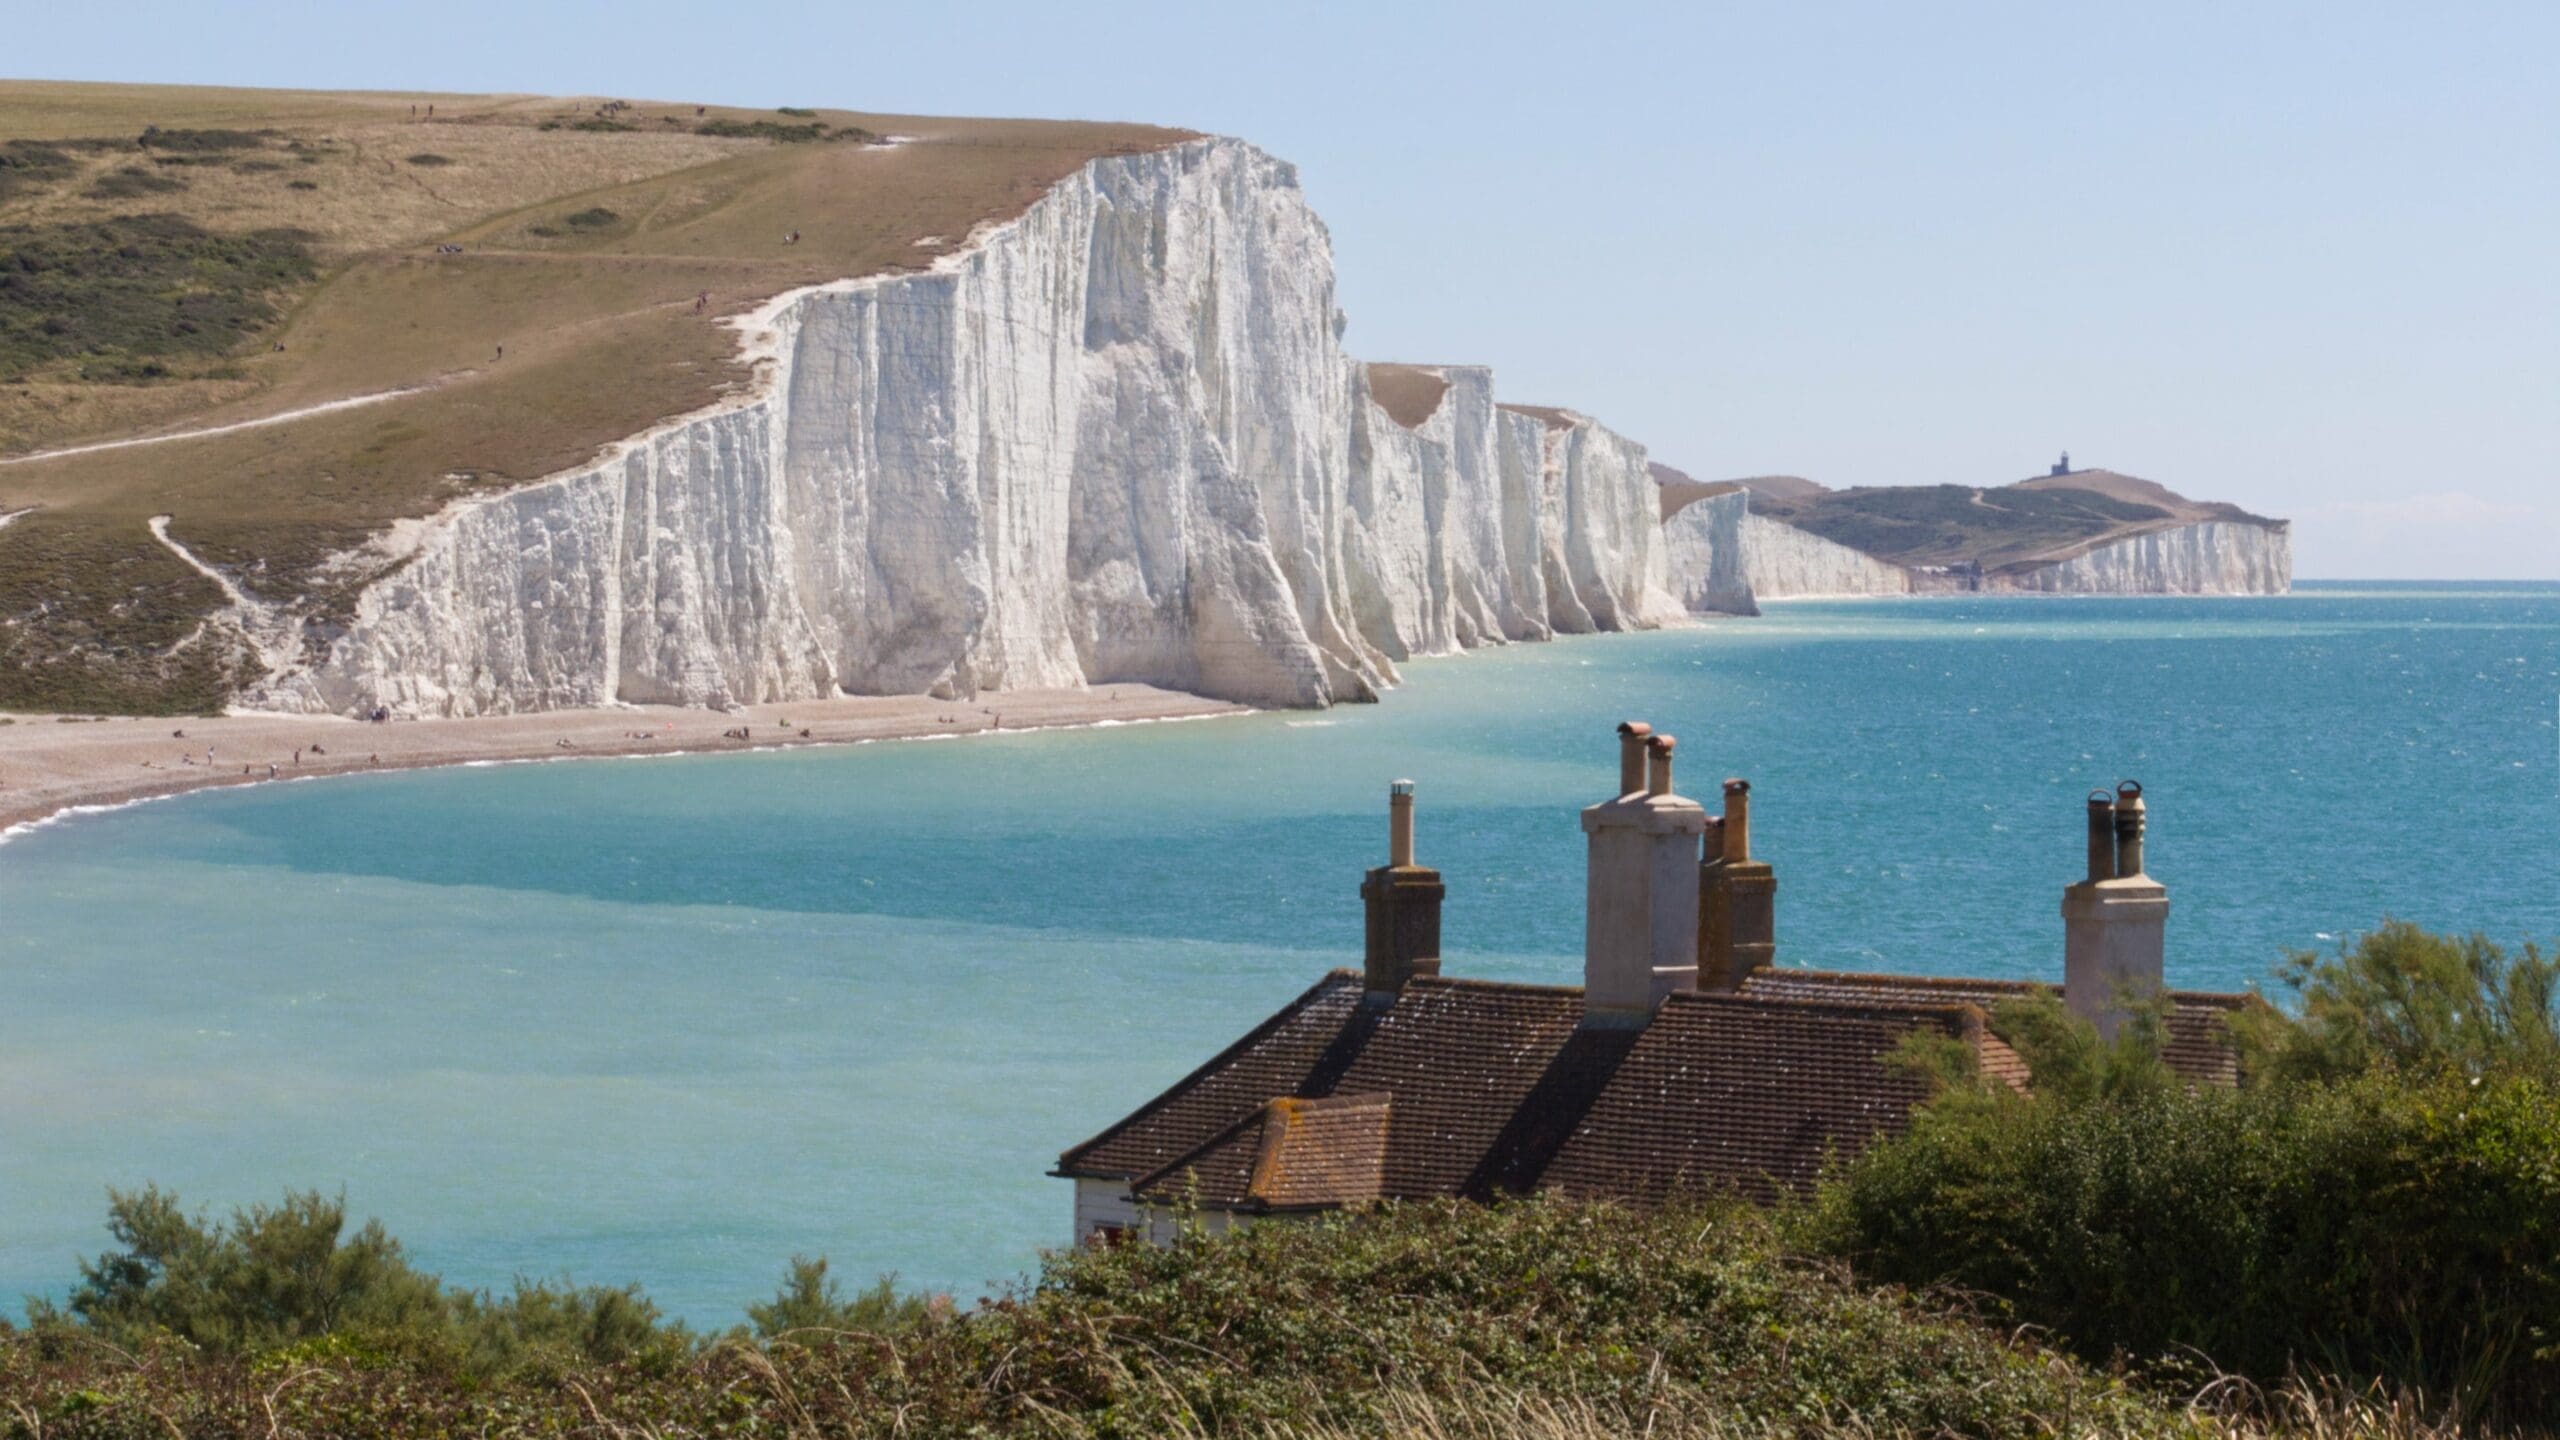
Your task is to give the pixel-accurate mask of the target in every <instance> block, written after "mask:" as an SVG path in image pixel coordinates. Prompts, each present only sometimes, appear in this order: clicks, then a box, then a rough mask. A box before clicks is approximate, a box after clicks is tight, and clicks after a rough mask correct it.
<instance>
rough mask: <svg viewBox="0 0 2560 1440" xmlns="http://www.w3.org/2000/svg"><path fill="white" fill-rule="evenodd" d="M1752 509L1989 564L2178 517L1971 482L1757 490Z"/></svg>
mask: <svg viewBox="0 0 2560 1440" xmlns="http://www.w3.org/2000/svg"><path fill="white" fill-rule="evenodd" d="M1751 508H1752V509H1754V510H1756V511H1758V512H1760V513H1762V514H1765V515H1769V516H1773V517H1774V518H1777V519H1780V520H1784V521H1786V522H1787V523H1788V524H1790V525H1793V526H1795V527H1796V528H1798V529H1800V530H1810V531H1812V532H1813V533H1814V534H1816V535H1819V536H1821V537H1822V538H1824V539H1825V540H1830V541H1833V542H1835V543H1837V544H1841V545H1846V546H1848V547H1849V548H1850V549H1852V550H1863V551H1865V552H1866V553H1868V554H1870V555H1874V556H1877V557H1879V558H1881V559H1885V560H1890V561H1892V562H1894V563H1895V564H1899V565H1952V564H1956V563H1959V562H1973V563H1977V564H1980V565H1982V566H1983V567H1984V568H1985V569H1993V568H1997V567H1998V566H2000V565H2002V564H2005V563H2008V562H2010V561H2013V560H2020V559H2025V558H2027V557H2030V556H2038V555H2043V554H2046V553H2048V552H2051V551H2054V550H2060V549H2065V548H2068V547H2070V546H2072V545H2075V544H2079V543H2082V542H2085V541H2088V540H2092V539H2095V538H2097V537H2099V536H2102V535H2106V534H2108V533H2109V532H2111V531H2116V530H2120V529H2122V528H2124V527H2125V526H2127V525H2138V524H2141V523H2144V522H2151V521H2162V520H2167V519H2169V518H2170V515H2169V512H2168V511H2166V510H2162V509H2159V508H2157V507H2154V506H2149V505H2140V504H2134V503H2131V502H2127V501H2123V500H2117V499H2114V498H2112V497H2110V496H2107V495H2102V494H2099V493H2098V492H2096V491H2094V490H2021V489H2017V488H2014V487H2007V486H2003V487H1998V488H1992V489H1981V488H1977V487H1974V486H1970V485H1908V486H1891V487H1879V488H1872V489H1860V490H1834V491H1826V492H1824V493H1821V494H1818V495H1812V496H1807V497H1804V498H1802V499H1797V500H1779V499H1774V498H1772V497H1768V496H1764V495H1761V494H1759V493H1757V492H1754V493H1753V495H1752V497H1751Z"/></svg>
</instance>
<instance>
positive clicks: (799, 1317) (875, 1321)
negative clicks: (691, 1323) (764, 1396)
mask: <svg viewBox="0 0 2560 1440" xmlns="http://www.w3.org/2000/svg"><path fill="white" fill-rule="evenodd" d="M933 1312H934V1302H933V1301H931V1300H929V1299H927V1298H926V1297H925V1296H922V1295H916V1294H904V1293H901V1292H900V1291H899V1289H898V1277H897V1276H895V1275H883V1276H881V1277H879V1278H878V1279H876V1280H874V1281H872V1282H871V1284H870V1286H869V1287H868V1288H867V1289H864V1290H861V1291H859V1292H857V1293H855V1294H854V1295H852V1296H851V1297H847V1296H846V1295H845V1294H844V1291H843V1287H841V1286H839V1285H838V1284H836V1282H835V1281H833V1280H831V1279H829V1278H827V1260H826V1257H825V1256H823V1255H821V1256H819V1257H818V1258H817V1259H815V1260H812V1259H809V1258H808V1257H807V1256H804V1255H794V1256H792V1257H791V1272H790V1274H789V1275H787V1276H786V1277H784V1279H783V1282H782V1288H781V1289H780V1290H778V1291H776V1292H775V1293H774V1297H773V1298H772V1299H771V1300H768V1301H766V1302H764V1303H763V1304H761V1305H750V1306H748V1307H747V1321H748V1323H749V1324H750V1325H751V1326H753V1327H754V1330H755V1333H756V1335H757V1336H758V1337H759V1338H761V1339H766V1340H771V1339H775V1338H777V1337H780V1336H784V1335H789V1334H792V1333H794V1332H798V1331H808V1330H852V1331H860V1332H862V1333H864V1334H869V1335H887V1334H892V1333H895V1332H898V1331H902V1330H911V1329H913V1328H915V1327H916V1326H917V1325H920V1324H922V1323H924V1321H925V1320H926V1319H927V1318H928V1317H929V1316H930V1315H932V1314H933Z"/></svg>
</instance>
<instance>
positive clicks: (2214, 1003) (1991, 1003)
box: [1742, 967, 2256, 1085]
mask: <svg viewBox="0 0 2560 1440" xmlns="http://www.w3.org/2000/svg"><path fill="white" fill-rule="evenodd" d="M2051 988H2052V987H2051V986H2040V985H2037V984H2035V983H2034V982H2032V981H2027V980H1977V979H1968V978H1960V977H1959V978H1950V977H1944V976H1934V975H1857V974H1848V973H1844V972H1840V971H1832V970H1781V969H1772V968H1768V967H1763V968H1761V969H1758V970H1754V971H1752V972H1751V973H1750V974H1749V975H1747V976H1745V977H1744V978H1743V982H1742V993H1743V994H1744V995H1748V996H1755V997H1758V998H1761V999H1768V1000H1817V1001H1829V1002H1834V1003H1844V1002H1845V1003H1866V1004H1874V1003H1884V1004H1922V1005H1926V1004H1939V1005H1944V1004H1965V1005H1976V1006H1979V1007H1981V1008H1982V1010H1983V1011H1984V1013H1986V1014H1988V1013H1990V1012H1991V1011H1993V1010H1996V1009H1998V1008H1999V1005H2000V1003H2001V1002H2002V1001H2004V1000H2017V999H2023V998H2025V997H2026V996H2028V995H2030V994H2032V993H2034V992H2035V991H2037V990H2040V989H2051ZM2169 1000H2170V1010H2169V1033H2168V1036H2167V1038H2166V1042H2165V1043H2164V1044H2163V1045H2162V1047H2161V1058H2162V1059H2164V1060H2166V1061H2168V1062H2169V1068H2170V1069H2172V1070H2175V1071H2177V1072H2178V1073H2179V1074H2180V1075H2183V1076H2185V1077H2186V1078H2188V1079H2190V1080H2199V1081H2204V1082H2207V1083H2210V1084H2217V1085H2230V1084H2235V1083H2237V1082H2238V1080H2239V1078H2240V1057H2239V1053H2238V1052H2237V1051H2236V1050H2234V1049H2233V1048H2232V1045H2231V1042H2230V1040H2229V1038H2228V1037H2227V1035H2226V1033H2225V1032H2224V1029H2223V1024H2222V1022H2223V1019H2224V1018H2225V1017H2226V1016H2229V1015H2231V1014H2233V1013H2235V1012H2237V1011H2239V1010H2241V1009H2243V1008H2245V1007H2247V1006H2249V1005H2251V1004H2254V1003H2256V1000H2255V997H2253V996H2249V995H2245V994H2233V993H2228V992H2222V991H2212V990H2172V991H2170V992H2169ZM2003 1048H2006V1047H2003ZM1992 1058H1993V1057H1989V1056H1986V1057H1985V1060H1986V1063H1985V1065H1984V1067H1983V1068H1984V1071H1985V1073H1998V1072H1997V1070H1996V1069H1995V1066H1994V1065H1993V1064H1991V1063H1989V1062H1990V1061H1991V1059H1992ZM2011 1058H2012V1059H2014V1058H2015V1057H2014V1055H2013V1056H2012V1057H2011ZM2004 1078H2018V1079H2022V1078H2024V1067H2023V1065H2021V1066H2019V1074H2018V1075H2017V1076H2015V1077H2004Z"/></svg>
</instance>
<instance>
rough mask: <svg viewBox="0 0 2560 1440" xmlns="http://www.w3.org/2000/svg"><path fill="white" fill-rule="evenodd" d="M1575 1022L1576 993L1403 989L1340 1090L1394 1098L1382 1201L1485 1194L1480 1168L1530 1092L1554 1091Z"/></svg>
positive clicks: (1523, 988) (1438, 982) (1535, 988)
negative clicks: (1391, 1142) (1391, 1141)
mask: <svg viewBox="0 0 2560 1440" xmlns="http://www.w3.org/2000/svg"><path fill="white" fill-rule="evenodd" d="M1581 1022H1582V992H1581V991H1580V990H1578V989H1566V988H1564V987H1562V986H1551V985H1505V984H1497V983H1494V982H1490V981H1483V980H1450V979H1445V978H1433V977H1423V978H1418V979H1415V980H1413V981H1411V982H1409V983H1407V984H1406V986H1405V988H1404V993H1403V994H1401V995H1399V996H1398V997H1397V998H1396V1003H1395V1005H1394V1007H1393V1008H1391V1009H1389V1010H1388V1011H1387V1012H1386V1013H1385V1014H1384V1015H1383V1016H1382V1017H1381V1018H1380V1020H1379V1022H1378V1030H1377V1033H1376V1034H1375V1035H1372V1036H1370V1037H1369V1043H1368V1044H1367V1045H1365V1046H1363V1047H1362V1048H1361V1050H1360V1053H1359V1055H1357V1056H1356V1057H1354V1058H1353V1060H1352V1062H1351V1065H1350V1068H1349V1069H1347V1070H1345V1071H1344V1072H1343V1076H1342V1085H1341V1088H1342V1089H1343V1091H1345V1092H1346V1093H1361V1092H1384V1093H1386V1094H1390V1095H1393V1096H1395V1097H1396V1123H1395V1143H1394V1145H1393V1147H1392V1149H1391V1151H1390V1153H1389V1154H1388V1156H1387V1166H1386V1176H1385V1185H1384V1188H1385V1193H1387V1194H1389V1195H1396V1196H1421V1195H1458V1194H1466V1193H1470V1192H1473V1191H1481V1190H1483V1189H1484V1188H1485V1182H1484V1181H1482V1180H1480V1179H1479V1177H1478V1175H1477V1173H1476V1172H1477V1170H1478V1168H1479V1167H1480V1166H1481V1165H1482V1164H1483V1163H1484V1161H1485V1160H1486V1158H1487V1156H1488V1155H1489V1154H1490V1153H1491V1152H1492V1151H1493V1150H1494V1148H1495V1143H1496V1142H1497V1141H1498V1140H1502V1139H1504V1138H1505V1137H1506V1132H1507V1131H1508V1130H1509V1129H1510V1128H1512V1122H1513V1120H1514V1118H1515V1117H1516V1116H1519V1115H1521V1114H1523V1113H1526V1108H1525V1107H1524V1104H1523V1102H1525V1101H1527V1100H1528V1099H1529V1098H1530V1095H1531V1092H1533V1091H1536V1090H1538V1089H1539V1088H1540V1087H1541V1086H1542V1085H1545V1086H1547V1087H1548V1088H1549V1089H1550V1090H1552V1089H1553V1088H1554V1084H1555V1081H1554V1079H1553V1078H1552V1077H1553V1076H1554V1073H1555V1071H1556V1069H1557V1066H1556V1061H1557V1059H1558V1057H1559V1055H1560V1054H1563V1053H1564V1052H1566V1051H1567V1049H1568V1042H1570V1041H1575V1040H1576V1037H1577V1034H1578V1033H1581V1032H1577V1030H1576V1029H1575V1027H1576V1026H1578V1025H1580V1024H1581ZM1590 1033H1607V1032H1590ZM1572 1048H1573V1049H1574V1050H1576V1051H1579V1050H1580V1049H1582V1048H1585V1047H1583V1046H1582V1045H1581V1044H1579V1043H1577V1044H1575V1045H1574V1046H1573V1047H1572ZM1534 1108H1535V1109H1537V1110H1545V1109H1552V1108H1553V1103H1552V1102H1549V1103H1548V1104H1545V1105H1541V1106H1539V1107H1534Z"/></svg>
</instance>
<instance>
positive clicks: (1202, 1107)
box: [1057, 970, 1377, 1180]
mask: <svg viewBox="0 0 2560 1440" xmlns="http://www.w3.org/2000/svg"><path fill="white" fill-rule="evenodd" d="M1360 996H1361V979H1360V976H1359V974H1358V973H1357V972H1356V971H1350V970H1336V971H1333V972H1332V973H1330V974H1328V975H1326V976H1325V977H1324V978H1323V979H1322V980H1319V981H1317V982H1316V983H1315V985H1314V986H1313V987H1312V988H1310V989H1309V990H1307V992H1306V993H1305V994H1302V995H1300V996H1299V997H1298V998H1297V999H1295V1000H1292V1001H1290V1002H1289V1003H1288V1004H1287V1005H1285V1006H1282V1007H1281V1009H1280V1011H1279V1013H1278V1014H1275V1015H1273V1016H1272V1017H1271V1018H1270V1019H1268V1020H1265V1021H1263V1022H1262V1023H1261V1024H1260V1025H1258V1026H1255V1027H1254V1028H1253V1030H1252V1031H1250V1032H1249V1033H1247V1034H1246V1035H1245V1036H1244V1038H1242V1039H1240V1040H1238V1041H1236V1043H1234V1044H1233V1045H1230V1046H1228V1047H1227V1048H1226V1049H1224V1050H1222V1051H1220V1052H1218V1054H1217V1055H1215V1056H1213V1057H1212V1058H1211V1059H1210V1060H1209V1063H1207V1064H1205V1065H1203V1066H1201V1067H1200V1068H1199V1069H1197V1070H1194V1071H1192V1072H1191V1073H1190V1074H1189V1075H1186V1076H1184V1077H1183V1078H1182V1079H1180V1080H1178V1081H1176V1082H1174V1084H1173V1086H1172V1088H1170V1089H1168V1090H1166V1091H1165V1092H1164V1093H1163V1094H1161V1095H1158V1096H1157V1097H1156V1098H1155V1099H1153V1100H1150V1101H1148V1102H1147V1103H1146V1104H1145V1105H1143V1106H1141V1107H1140V1108H1139V1109H1137V1110H1136V1111H1134V1112H1132V1113H1131V1114H1130V1115H1129V1116H1128V1117H1127V1118H1126V1119H1124V1120H1122V1121H1120V1122H1119V1123H1118V1124H1116V1125H1113V1126H1112V1127H1111V1128H1110V1129H1108V1130H1105V1131H1103V1132H1102V1133H1101V1134H1099V1135H1096V1136H1095V1137H1093V1138H1092V1139H1090V1140H1087V1141H1085V1142H1084V1143H1083V1144H1081V1145H1078V1146H1076V1147H1075V1148H1074V1149H1071V1150H1069V1151H1067V1152H1066V1153H1065V1154H1064V1155H1061V1156H1059V1157H1058V1169H1057V1173H1058V1174H1060V1175H1076V1176H1085V1177H1089V1178H1094V1179H1115V1180H1117V1179H1129V1178H1132V1177H1135V1176H1139V1175H1145V1174H1149V1173H1151V1172H1153V1171H1155V1170H1157V1169H1160V1168H1162V1167H1163V1166H1165V1165H1167V1164H1169V1163H1171V1162H1172V1161H1174V1160H1176V1159H1178V1158H1180V1157H1182V1156H1183V1155H1186V1154H1188V1153H1189V1152H1190V1151H1192V1150H1193V1149H1195V1148H1197V1147H1198V1146H1199V1145H1200V1144H1201V1142H1202V1141H1204V1140H1205V1139H1207V1138H1208V1137H1210V1136H1212V1135H1215V1134H1217V1133H1218V1132H1219V1131H1221V1130H1224V1129H1226V1128H1227V1127H1228V1126H1230V1125H1232V1124H1234V1123H1235V1122H1236V1121H1238V1120H1240V1119H1242V1118H1244V1117H1245V1116H1247V1115H1249V1114H1251V1113H1253V1112H1254V1111H1256V1110H1258V1109H1260V1108H1261V1106H1262V1104H1263V1102H1264V1101H1267V1100H1270V1099H1272V1098H1274V1097H1276V1096H1284V1095H1322V1094H1325V1093H1328V1092H1330V1091H1331V1090H1332V1089H1334V1084H1333V1079H1334V1077H1336V1076H1338V1075H1339V1074H1340V1072H1341V1069H1342V1066H1343V1065H1344V1064H1345V1063H1346V1062H1347V1060H1348V1059H1349V1057H1350V1056H1351V1055H1352V1054H1356V1053H1357V1051H1358V1049H1359V1047H1360V1045H1361V1043H1362V1042H1363V1041H1364V1040H1365V1038H1366V1036H1367V1033H1368V1030H1369V1027H1370V1026H1371V1025H1373V1024H1374V1023H1375V1021H1376V1018H1377V1012H1375V1011H1371V1010H1367V1009H1365V1008H1363V1007H1362V1005H1361V1004H1360Z"/></svg>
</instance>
